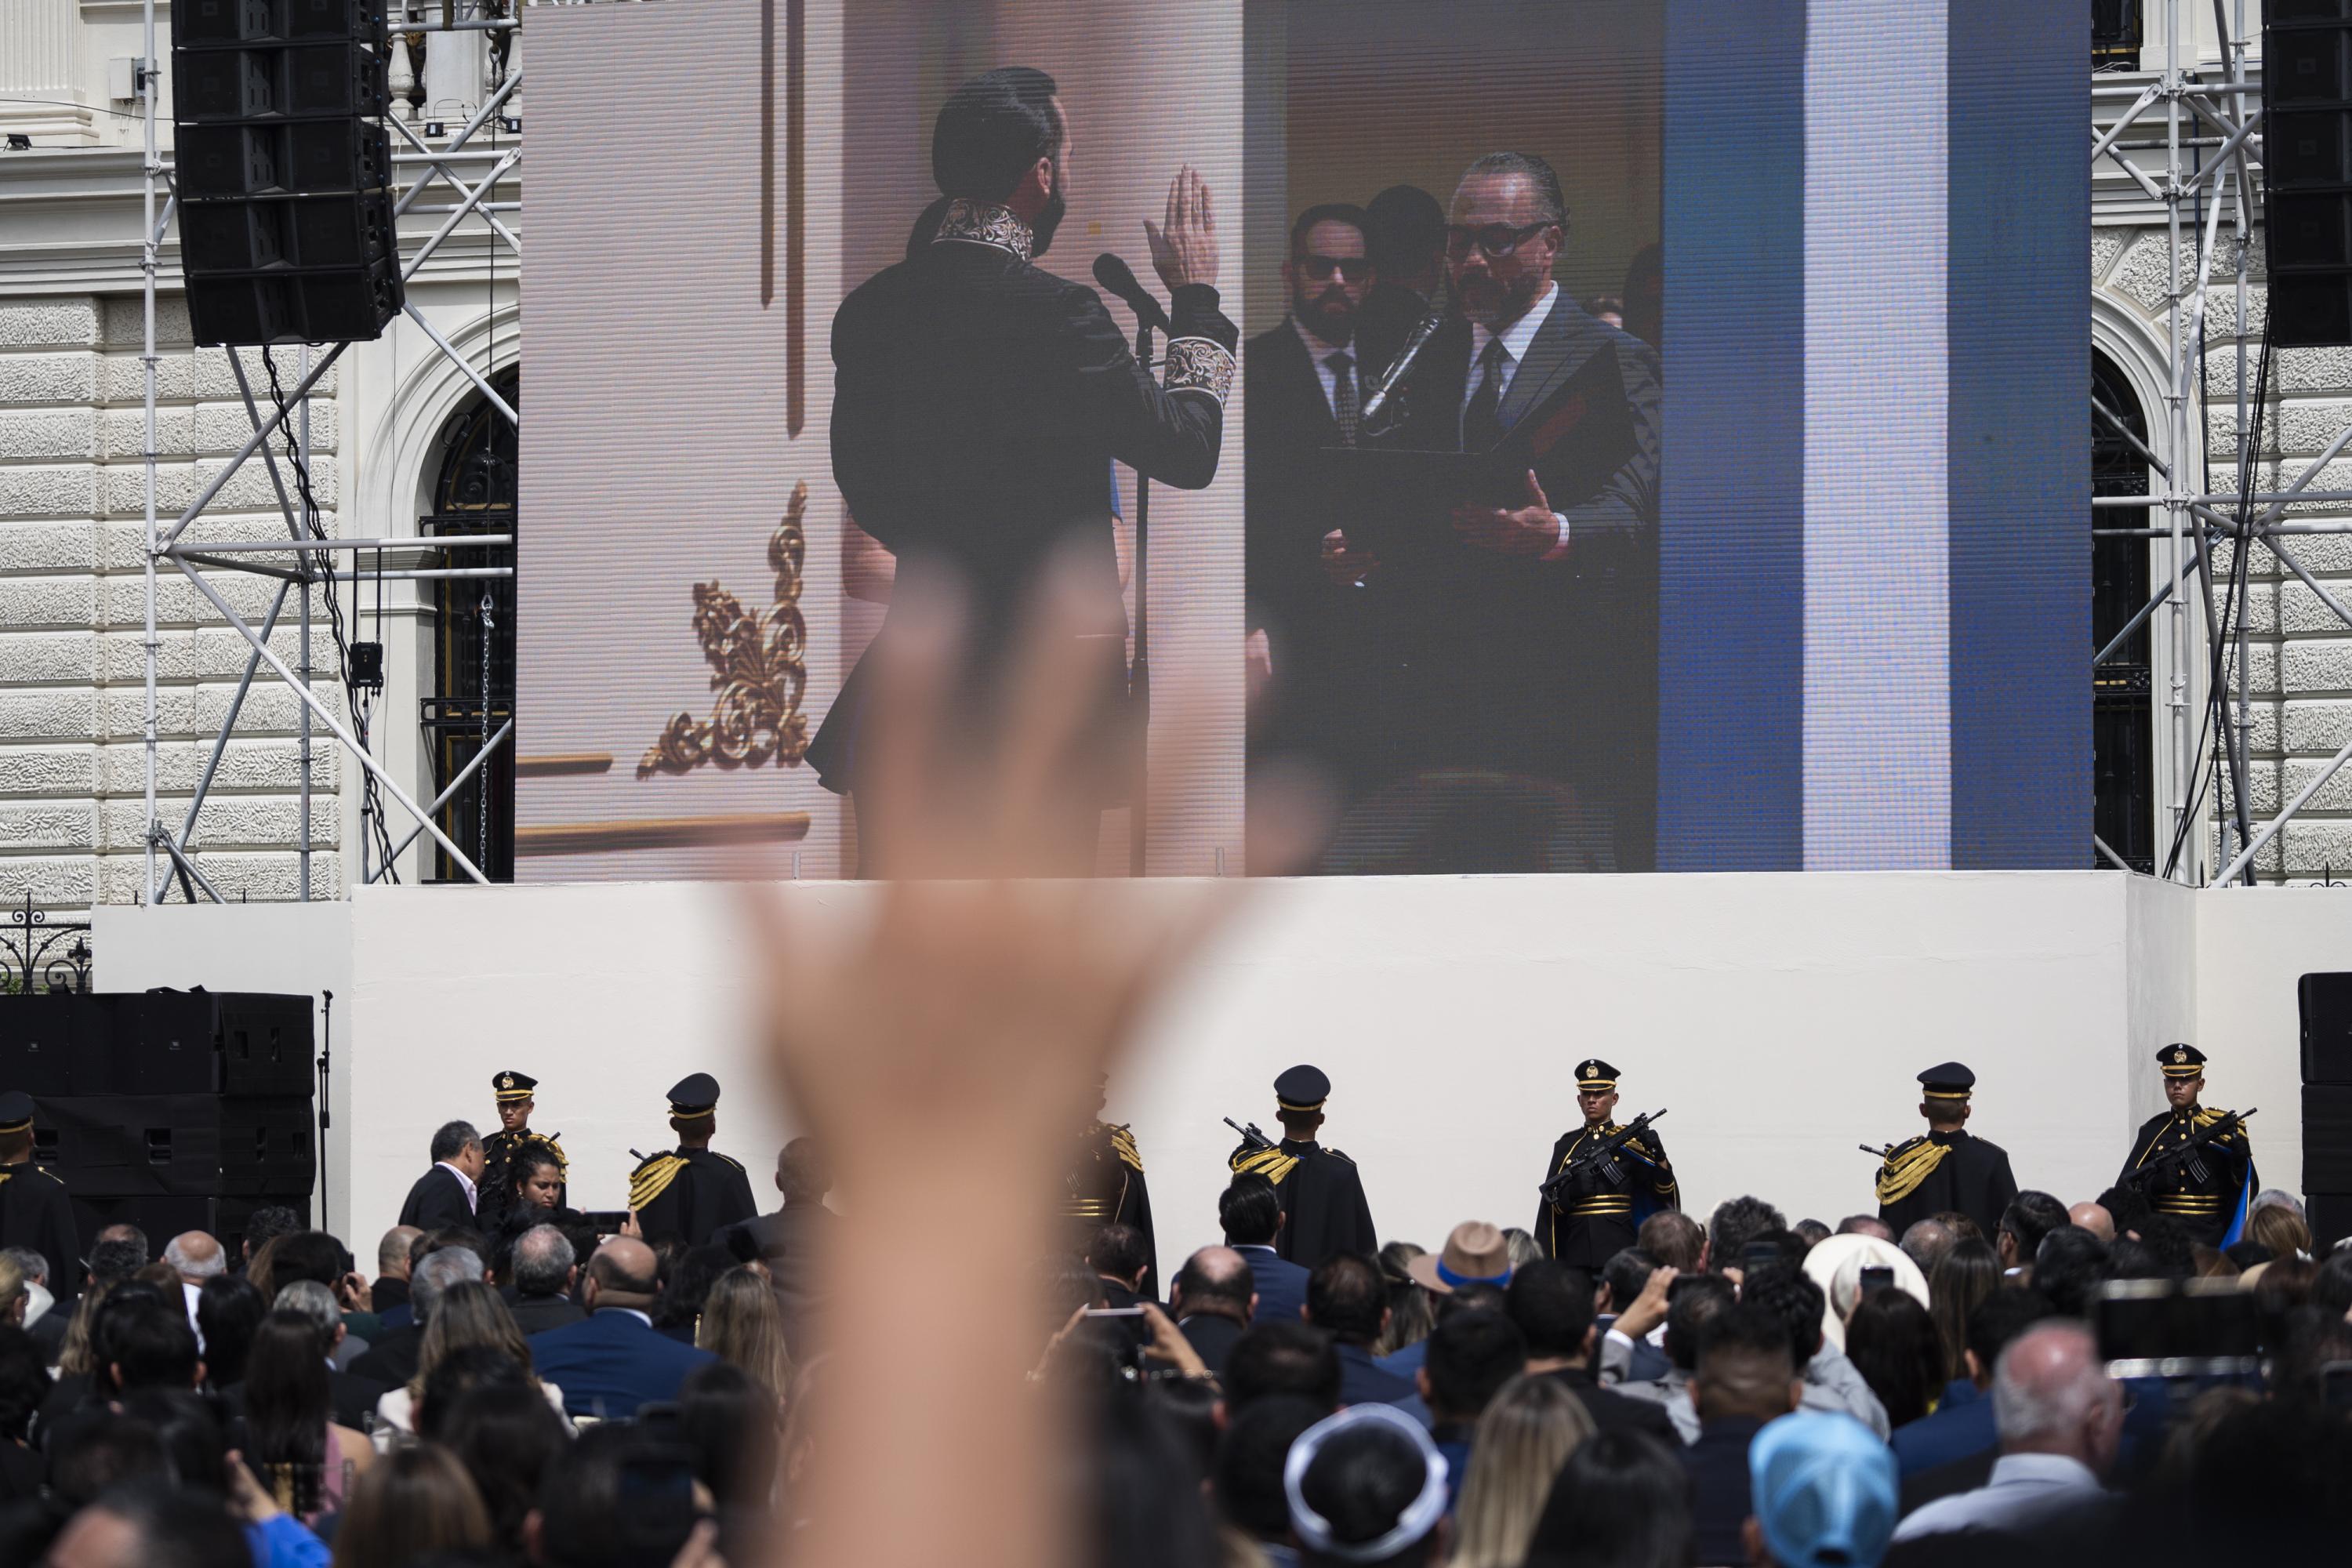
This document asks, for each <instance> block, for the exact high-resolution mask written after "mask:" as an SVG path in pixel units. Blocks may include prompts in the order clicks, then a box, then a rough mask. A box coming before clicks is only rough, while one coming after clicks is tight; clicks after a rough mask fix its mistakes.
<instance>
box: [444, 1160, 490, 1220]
mask: <svg viewBox="0 0 2352 1568" xmlns="http://www.w3.org/2000/svg"><path fill="white" fill-rule="evenodd" d="M434 1163H436V1164H437V1165H439V1166H440V1167H441V1168H442V1169H443V1170H445V1171H446V1172H448V1173H450V1174H451V1175H453V1176H455V1177H457V1184H458V1185H459V1186H461V1187H463V1188H465V1189H466V1207H467V1209H469V1210H471V1211H473V1212H474V1213H476V1214H479V1213H480V1212H481V1210H480V1207H479V1204H480V1201H481V1194H478V1193H477V1192H476V1191H475V1190H474V1178H473V1177H471V1176H469V1175H467V1174H466V1173H465V1172H463V1171H461V1170H459V1169H457V1166H455V1165H453V1164H451V1163H449V1162H448V1161H446V1160H437V1161H436V1162H434Z"/></svg>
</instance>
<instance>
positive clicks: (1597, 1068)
mask: <svg viewBox="0 0 2352 1568" xmlns="http://www.w3.org/2000/svg"><path fill="white" fill-rule="evenodd" d="M1576 1089H1577V1092H1578V1093H1580V1094H1609V1095H1613V1094H1615V1093H1616V1092H1617V1069H1616V1068H1613V1067H1611V1066H1610V1065H1609V1064H1608V1063H1607V1062H1604V1061H1602V1060H1601V1059H1600V1058H1598V1057H1595V1058H1591V1059H1590V1060H1588V1061H1581V1062H1579V1063H1577V1065H1576ZM1617 1131H1619V1127H1618V1123H1617V1121H1616V1120H1615V1119H1614V1118H1613V1117H1609V1116H1604V1117H1603V1118H1602V1120H1601V1124H1600V1125H1599V1126H1597V1127H1595V1126H1591V1125H1590V1124H1588V1125H1586V1126H1582V1127H1579V1128H1577V1129H1576V1130H1575V1131H1570V1132H1564V1133H1562V1134H1561V1135H1560V1139H1559V1142H1557V1143H1554V1144H1553V1145H1552V1146H1551V1163H1550V1164H1549V1165H1547V1166H1546V1167H1544V1181H1545V1182H1546V1183H1549V1182H1550V1180H1551V1179H1552V1178H1553V1177H1554V1176H1557V1175H1559V1173H1561V1172H1562V1171H1565V1170H1566V1169H1568V1163H1569V1161H1570V1160H1571V1159H1573V1158H1574V1157H1575V1155H1576V1152H1577V1151H1578V1150H1580V1149H1581V1148H1583V1147H1584V1146H1585V1145H1586V1144H1588V1143H1595V1142H1600V1141H1601V1140H1603V1139H1606V1138H1609V1137H1612V1136H1613V1135H1615V1134H1616V1133H1617ZM1681 1206H1682V1194H1681V1193H1680V1191H1679V1190H1678V1189H1677V1188H1676V1187H1675V1170H1674V1166H1673V1165H1672V1164H1671V1163H1669V1162H1668V1161H1667V1159H1666V1146H1665V1145H1664V1143H1662V1142H1659V1141H1658V1135H1657V1133H1656V1131H1654V1130H1649V1131H1643V1132H1642V1133H1639V1134H1637V1135H1636V1136H1634V1137H1632V1138H1628V1139H1627V1140H1626V1141H1625V1142H1624V1143H1623V1144H1622V1145H1621V1146H1620V1148H1619V1149H1618V1151H1617V1152H1616V1153H1614V1154H1613V1155H1612V1156H1611V1157H1610V1158H1609V1159H1608V1160H1607V1161H1604V1162H1602V1163H1600V1164H1597V1165H1593V1166H1590V1167H1588V1168H1587V1169H1586V1170H1585V1171H1584V1172H1583V1173H1580V1177H1579V1179H1578V1181H1577V1182H1576V1183H1575V1184H1574V1187H1573V1190H1571V1191H1568V1192H1564V1193H1562V1194H1560V1201H1559V1202H1554V1201H1552V1200H1551V1199H1549V1198H1547V1199H1545V1200H1544V1202H1543V1204H1542V1206H1540V1207H1539V1208H1538V1209H1537V1211H1536V1226H1535V1237H1536V1240H1537V1241H1538V1243H1540V1244H1541V1245H1542V1247H1543V1249H1544V1251H1545V1252H1547V1253H1548V1254H1549V1255H1550V1256H1552V1257H1554V1258H1559V1260H1560V1261H1561V1262H1562V1263H1570V1264H1574V1265H1575V1266H1576V1267H1577V1268H1590V1269H1594V1270H1598V1269H1599V1268H1601V1265H1602V1264H1604V1263H1606V1262H1608V1261H1609V1260H1610V1259H1611V1258H1613V1257H1615V1256H1616V1255H1617V1254H1618V1253H1620V1252H1622V1251H1623V1250H1624V1249H1625V1248H1627V1247H1631V1246H1633V1238H1634V1234H1635V1232H1637V1231H1638V1230H1640V1229H1641V1226H1642V1222H1643V1220H1645V1219H1647V1218H1649V1217H1650V1215H1654V1214H1656V1213H1657V1212H1659V1211H1660V1210H1662V1209H1672V1208H1680V1207H1681Z"/></svg>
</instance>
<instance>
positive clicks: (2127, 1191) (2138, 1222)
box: [2098, 1186, 2156, 1236]
mask: <svg viewBox="0 0 2352 1568" xmlns="http://www.w3.org/2000/svg"><path fill="white" fill-rule="evenodd" d="M2098 1201H2099V1206H2100V1207H2101V1208H2103V1209H2105V1210H2106V1211H2107V1218H2108V1219H2109V1220H2110V1221H2112V1222H2113V1223H2114V1225H2115V1227H2116V1235H2117V1236H2121V1235H2123V1234H2124V1233H2125V1232H2126V1231H2130V1230H2137V1229H2138V1228H2139V1227H2140V1226H2142V1225H2144V1224H2146V1223H2147V1216H2148V1215H2152V1214H2154V1213H2155V1212H2156V1211H2155V1210H2154V1209H2152V1208H2150V1207H2149V1206H2148V1202H2147V1198H2145V1197H2143V1196H2142V1195H2141V1194H2140V1190H2139V1189H2138V1188H2137V1187H2126V1186H2113V1187H2109V1188H2108V1189H2107V1190H2106V1191H2105V1192H2104V1193H2101V1194H2099V1200H2098Z"/></svg>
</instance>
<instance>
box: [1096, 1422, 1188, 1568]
mask: <svg viewBox="0 0 2352 1568" xmlns="http://www.w3.org/2000/svg"><path fill="white" fill-rule="evenodd" d="M1089 1414H1090V1415H1091V1416H1092V1420H1091V1421H1090V1422H1088V1423H1087V1425H1088V1428H1089V1429H1088V1431H1087V1442H1086V1445H1085V1447H1084V1448H1083V1449H1082V1450H1081V1455H1082V1457H1081V1458H1080V1461H1079V1467H1080V1483H1079V1484H1080V1490H1081V1491H1082V1492H1083V1493H1084V1495H1085V1496H1087V1498H1089V1499H1091V1500H1092V1501H1091V1506H1089V1507H1087V1508H1086V1509H1084V1510H1083V1511H1082V1512H1081V1513H1080V1515H1079V1517H1080V1519H1081V1520H1083V1521H1086V1522H1085V1523H1082V1524H1080V1525H1079V1527H1078V1531H1079V1536H1080V1540H1081V1542H1082V1543H1083V1547H1084V1551H1083V1552H1082V1553H1081V1554H1080V1555H1081V1556H1082V1557H1083V1559H1084V1561H1086V1562H1088V1563H1119V1564H1121V1565H1122V1568H1214V1565H1215V1564H1216V1563H1217V1561H1218V1554H1217V1544H1216V1527H1215V1525H1214V1524H1213V1522H1212V1521H1211V1520H1210V1518H1209V1509H1208V1504H1207V1502H1206V1500H1204V1499H1203V1498H1202V1495H1201V1483H1202V1480H1203V1479H1205V1478H1204V1477H1203V1476H1202V1474H1201V1472H1200V1470H1199V1468H1197V1467H1196V1466H1195V1464H1194V1463H1193V1458H1192V1451H1191V1450H1190V1449H1188V1448H1187V1447H1185V1446H1184V1444H1183V1442H1182V1440H1181V1439H1180V1438H1179V1437H1178V1436H1177V1435H1176V1432H1175V1430H1174V1429H1173V1428H1172V1427H1171V1426H1170V1424H1169V1420H1168V1417H1167V1416H1166V1415H1164V1414H1163V1413H1162V1412H1161V1411H1160V1407H1159V1406H1158V1405H1155V1404H1153V1403H1152V1402H1151V1401H1150V1399H1147V1398H1145V1397H1144V1395H1143V1391H1142V1390H1141V1389H1140V1388H1139V1387H1137V1386H1136V1385H1134V1384H1124V1383H1111V1384H1104V1385H1103V1386H1102V1387H1100V1388H1099V1389H1098V1390H1097V1391H1096V1394H1095V1399H1094V1403H1093V1408H1092V1410H1091V1411H1090V1412H1089ZM1089 1526H1091V1528H1090V1529H1089V1528H1088V1527H1089Z"/></svg>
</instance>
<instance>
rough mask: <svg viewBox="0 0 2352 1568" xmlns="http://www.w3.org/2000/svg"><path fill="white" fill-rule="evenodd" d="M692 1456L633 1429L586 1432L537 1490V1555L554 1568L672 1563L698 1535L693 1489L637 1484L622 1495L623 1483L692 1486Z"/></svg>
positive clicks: (616, 1427)
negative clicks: (652, 1479)
mask: <svg viewBox="0 0 2352 1568" xmlns="http://www.w3.org/2000/svg"><path fill="white" fill-rule="evenodd" d="M693 1466H694V1456H693V1455H692V1454H691V1453H689V1452H688V1450H686V1449H685V1448H683V1447H679V1446H677V1445H676V1444H670V1443H665V1442H663V1441H662V1440H661V1439H660V1438H659V1437H658V1436H656V1434H655V1433H653V1432H652V1431H650V1430H648V1429H647V1428H646V1427H643V1426H636V1425H634V1424H617V1425H600V1426H594V1427H592V1428H590V1429H589V1430H588V1431H585V1432H583V1433H582V1434H581V1435H580V1436H578V1437H577V1438H576V1439H574V1440H573V1441H572V1442H571V1443H570V1444H568V1445H567V1446H566V1447H564V1449H563V1450H562V1452H561V1453H560V1454H559V1455H558V1456H557V1458H556V1460H555V1463H553V1464H552V1465H550V1466H549V1467H548V1468H547V1473H546V1475H545V1476H544V1477H542V1478H541V1481H540V1486H539V1500H538V1502H537V1505H536V1506H537V1507H538V1509H539V1511H540V1516H541V1527H540V1538H539V1544H540V1553H541V1557H542V1558H544V1559H545V1561H547V1562H548V1563H551V1564H554V1565H555V1568H635V1565H636V1564H638V1563H667V1562H668V1561H670V1559H671V1558H673V1557H675V1556H677V1552H678V1549H679V1548H680V1547H682V1546H684V1545H685V1544H686V1538H687V1537H688V1535H690V1534H692V1533H693V1531H694V1521H695V1510H694V1494H693V1491H692V1489H691V1486H690V1484H689V1485H680V1486H674V1487H670V1488H667V1489H664V1490H663V1491H662V1492H661V1494H660V1495H656V1496H647V1495H645V1494H646V1493H647V1492H649V1491H650V1490H651V1486H650V1484H649V1483H648V1482H647V1481H646V1480H644V1479H640V1480H639V1481H638V1482H637V1484H636V1485H635V1486H633V1487H630V1488H629V1490H630V1492H631V1493H632V1495H630V1496H627V1497H624V1496H623V1490H624V1486H625V1480H624V1478H625V1477H626V1476H629V1475H631V1474H632V1473H634V1474H635V1476H637V1477H639V1478H645V1477H648V1476H663V1475H675V1476H677V1478H679V1479H680V1480H682V1481H686V1482H689V1483H690V1481H691V1478H692V1475H693Z"/></svg>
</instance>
